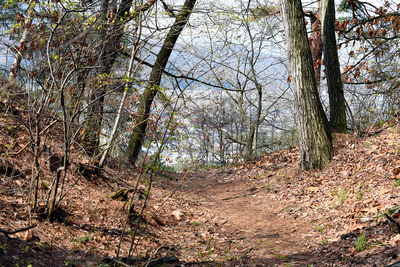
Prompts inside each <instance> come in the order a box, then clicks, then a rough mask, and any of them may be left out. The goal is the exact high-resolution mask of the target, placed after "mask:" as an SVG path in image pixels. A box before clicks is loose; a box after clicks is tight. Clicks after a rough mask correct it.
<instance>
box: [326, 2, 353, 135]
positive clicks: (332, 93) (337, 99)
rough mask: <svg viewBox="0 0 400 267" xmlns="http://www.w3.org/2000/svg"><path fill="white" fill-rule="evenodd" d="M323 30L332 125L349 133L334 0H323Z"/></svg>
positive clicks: (335, 128)
mask: <svg viewBox="0 0 400 267" xmlns="http://www.w3.org/2000/svg"><path fill="white" fill-rule="evenodd" d="M321 30H322V42H323V46H324V61H325V71H326V79H327V82H328V93H329V106H330V125H331V127H332V128H333V129H334V130H336V131H338V132H341V133H345V132H347V121H346V104H345V98H344V92H343V83H342V78H341V74H340V65H339V58H338V52H337V47H336V37H335V1H334V0H321Z"/></svg>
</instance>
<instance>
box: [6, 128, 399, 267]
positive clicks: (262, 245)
mask: <svg viewBox="0 0 400 267" xmlns="http://www.w3.org/2000/svg"><path fill="white" fill-rule="evenodd" d="M1 128H2V129H1V132H2V134H1V135H0V150H1V153H2V157H1V159H0V174H1V177H0V179H1V180H0V182H1V194H0V213H1V217H0V228H1V229H2V230H5V231H14V230H17V229H21V228H25V227H27V226H29V221H31V222H32V225H35V226H36V227H34V228H32V229H30V230H28V231H22V232H19V233H16V234H11V235H10V237H14V238H18V239H7V238H6V236H5V235H3V234H1V237H0V242H1V243H0V255H1V257H0V265H1V266H29V265H32V266H66V265H68V266H111V265H112V263H114V262H115V259H113V258H112V257H115V255H116V253H117V247H118V244H119V242H120V237H121V234H122V235H123V238H122V242H121V250H120V256H121V257H126V255H127V252H128V250H129V248H130V247H131V239H132V238H131V235H132V233H133V231H134V229H135V227H136V223H135V222H136V221H137V219H138V217H137V215H136V214H137V213H139V212H140V211H141V209H142V207H143V205H144V204H145V203H146V208H145V210H144V216H143V218H142V220H141V222H140V226H139V228H138V235H136V238H135V242H137V241H138V238H139V241H138V242H137V245H134V246H133V253H132V255H133V256H134V258H133V259H132V260H131V262H130V263H129V264H127V263H123V262H122V261H124V259H122V260H121V261H120V264H124V266H156V265H155V260H157V259H158V260H159V262H158V263H159V264H160V263H161V262H162V261H161V259H162V260H164V261H165V262H168V260H170V261H177V260H179V263H172V264H171V265H168V264H166V265H164V266H274V265H277V266H307V265H311V266H388V265H389V264H393V263H395V262H396V261H400V260H399V259H398V254H399V252H400V251H399V244H400V235H399V234H398V231H397V229H396V228H395V227H394V224H393V223H391V222H389V221H388V220H386V219H384V218H377V219H375V218H373V217H372V216H373V215H376V214H379V213H381V212H384V211H385V210H386V209H388V208H391V207H393V206H396V205H399V204H400V201H399V198H400V189H399V188H398V187H394V186H393V184H394V183H395V182H396V178H400V156H399V155H400V127H399V124H398V122H397V121H392V122H388V123H386V124H385V125H384V126H383V127H382V128H380V129H371V131H370V133H369V134H367V137H363V138H359V137H354V136H351V135H343V134H336V139H337V140H336V142H335V147H334V149H335V157H334V160H333V161H332V162H331V163H330V164H329V165H328V166H327V167H326V168H325V169H323V170H321V171H307V172H303V171H300V170H299V169H298V164H299V151H298V149H297V148H293V149H290V150H283V151H280V152H276V153H272V154H268V155H265V156H262V157H260V158H258V159H255V160H253V161H251V162H245V163H241V164H236V165H233V166H228V167H224V168H220V169H213V170H208V171H206V170H198V171H197V172H194V173H186V174H184V173H171V172H166V171H156V172H154V174H152V175H151V173H150V172H146V171H145V170H143V169H140V168H136V169H130V168H129V167H128V166H127V165H126V164H125V163H124V162H123V161H117V160H113V161H110V162H109V163H108V166H107V167H106V168H105V170H104V171H100V170H98V169H96V168H95V167H94V166H92V165H90V163H89V162H88V160H87V159H85V157H84V156H82V155H80V154H79V153H78V152H77V151H73V152H72V153H73V157H72V160H73V164H71V167H70V169H69V170H68V173H67V175H66V177H65V179H64V180H63V182H64V185H65V187H63V190H64V191H63V193H66V194H65V197H64V198H63V199H62V200H61V201H60V204H59V206H58V209H57V210H56V211H55V212H54V215H55V216H53V217H52V220H51V221H48V220H46V219H45V218H44V216H43V215H42V214H40V208H39V210H38V213H37V214H30V213H29V209H28V195H29V189H30V184H31V180H30V179H31V174H32V171H31V169H32V167H31V162H32V161H33V158H32V151H31V150H30V148H29V145H28V146H27V147H26V148H25V146H26V145H27V144H28V140H29V139H28V135H27V133H26V132H24V130H22V129H21V128H19V127H17V126H15V125H13V122H10V121H4V120H3V121H2V123H1ZM51 142H52V147H53V149H54V151H55V153H56V152H57V148H60V147H61V144H60V143H58V141H57V140H51ZM40 164H41V170H40V184H41V188H40V192H39V194H40V195H41V196H45V195H46V194H47V193H48V190H49V187H51V184H52V180H53V178H54V172H53V171H52V168H51V164H50V163H46V159H45V156H44V155H42V156H41V158H40ZM74 166H75V167H74ZM77 166H78V167H77ZM139 177H140V181H141V182H140V183H139V185H138V187H136V181H137V179H138V178H139ZM150 179H152V188H151V191H150V194H149V198H148V199H147V200H146V191H147V187H148V186H149V182H150ZM119 189H125V190H126V189H129V192H128V194H127V197H131V196H134V203H135V206H134V209H133V210H131V214H132V216H130V220H129V221H128V224H127V227H126V228H124V225H125V222H126V217H127V213H128V210H127V205H126V203H125V201H117V200H113V199H111V197H110V196H111V195H112V194H113V193H115V192H117V191H118V190H119ZM39 206H40V205H39ZM393 217H394V218H396V215H393ZM3 232H4V231H3ZM357 240H358V241H357ZM357 243H358V245H357ZM135 244H136V243H135ZM149 259H153V261H149ZM146 264H147V265H146ZM158 266H161V265H158Z"/></svg>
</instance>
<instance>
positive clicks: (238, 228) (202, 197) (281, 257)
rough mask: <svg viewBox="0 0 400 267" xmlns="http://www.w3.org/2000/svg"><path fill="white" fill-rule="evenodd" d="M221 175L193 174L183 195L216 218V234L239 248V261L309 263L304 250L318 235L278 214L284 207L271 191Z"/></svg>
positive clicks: (287, 215) (302, 221)
mask: <svg viewBox="0 0 400 267" xmlns="http://www.w3.org/2000/svg"><path fill="white" fill-rule="evenodd" d="M221 174H222V173H221ZM221 174H219V175H216V176H214V175H209V176H205V177H204V176H201V175H194V176H192V177H191V178H189V179H188V181H187V182H186V183H185V184H184V188H185V189H183V193H184V194H191V195H192V198H193V200H194V201H197V202H199V203H201V204H202V205H205V206H206V207H207V208H208V209H209V211H210V212H211V213H213V214H214V215H215V217H214V220H215V222H216V224H218V226H219V231H220V232H219V233H220V234H221V235H223V236H225V237H227V238H229V240H230V241H231V242H232V244H238V245H240V246H242V249H241V252H242V253H241V255H240V256H241V257H242V259H247V260H255V261H257V262H258V263H261V262H263V263H264V264H282V263H290V264H291V266H296V264H300V263H303V262H304V261H305V260H307V261H309V260H311V258H312V257H313V255H312V254H311V253H309V252H307V251H308V249H309V247H310V243H311V242H315V241H317V240H316V239H317V237H318V236H319V235H318V234H317V233H316V231H315V227H312V226H311V225H310V223H309V222H307V221H306V220H303V219H300V218H297V219H296V218H295V217H294V216H292V215H290V214H286V215H281V213H280V211H282V210H284V207H283V206H282V203H280V202H279V201H277V200H275V199H274V194H275V190H274V189H270V190H266V189H265V188H264V187H263V185H262V184H261V183H257V182H255V183H249V181H247V180H241V179H234V178H232V177H230V176H229V175H226V176H225V177H224V175H223V174H222V175H221ZM220 175H221V176H220ZM300 254H301V255H300Z"/></svg>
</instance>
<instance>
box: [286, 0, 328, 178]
mask: <svg viewBox="0 0 400 267" xmlns="http://www.w3.org/2000/svg"><path fill="white" fill-rule="evenodd" d="M280 8H281V14H282V18H283V22H284V27H285V34H286V46H287V50H288V56H289V60H290V67H291V77H292V78H291V79H292V85H293V91H294V95H295V105H296V111H297V114H298V116H297V117H298V127H299V139H300V153H301V162H300V166H301V168H302V169H303V170H308V169H314V168H319V169H321V168H323V167H325V166H326V165H327V164H328V163H329V161H330V160H331V159H332V156H333V148H332V134H331V131H330V128H329V125H328V120H327V118H326V116H325V113H324V111H323V108H322V105H321V102H320V99H319V95H318V90H317V83H316V80H315V74H314V68H313V62H312V56H311V50H310V45H309V42H308V38H307V31H306V26H305V22H304V17H303V10H302V6H301V1H300V0H280Z"/></svg>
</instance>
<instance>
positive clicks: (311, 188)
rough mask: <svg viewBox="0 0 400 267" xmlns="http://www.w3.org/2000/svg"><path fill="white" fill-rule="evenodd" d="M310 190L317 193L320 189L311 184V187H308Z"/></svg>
mask: <svg viewBox="0 0 400 267" xmlns="http://www.w3.org/2000/svg"><path fill="white" fill-rule="evenodd" d="M308 191H309V192H314V193H316V192H318V191H319V187H314V186H311V187H309V188H308Z"/></svg>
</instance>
